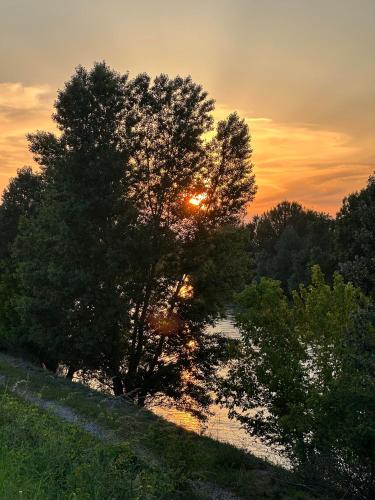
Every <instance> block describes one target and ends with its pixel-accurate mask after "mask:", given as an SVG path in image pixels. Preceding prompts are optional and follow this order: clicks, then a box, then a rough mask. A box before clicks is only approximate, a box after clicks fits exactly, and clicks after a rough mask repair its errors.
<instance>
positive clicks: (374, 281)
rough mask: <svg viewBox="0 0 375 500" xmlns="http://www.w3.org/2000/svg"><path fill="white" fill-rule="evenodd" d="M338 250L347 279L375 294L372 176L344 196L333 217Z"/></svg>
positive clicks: (374, 193)
mask: <svg viewBox="0 0 375 500" xmlns="http://www.w3.org/2000/svg"><path fill="white" fill-rule="evenodd" d="M336 236H337V253H338V258H339V261H340V270H341V272H342V273H343V275H344V276H345V278H346V279H348V280H350V281H351V282H353V283H355V284H356V285H357V286H360V287H361V288H362V290H363V291H364V292H365V293H368V294H373V295H374V294H375V176H372V177H370V178H369V180H368V184H367V186H366V187H365V188H364V189H362V190H361V191H359V192H356V193H352V194H350V195H349V196H347V197H346V198H345V199H344V201H343V205H342V207H341V209H340V211H339V213H338V214H337V219H336Z"/></svg>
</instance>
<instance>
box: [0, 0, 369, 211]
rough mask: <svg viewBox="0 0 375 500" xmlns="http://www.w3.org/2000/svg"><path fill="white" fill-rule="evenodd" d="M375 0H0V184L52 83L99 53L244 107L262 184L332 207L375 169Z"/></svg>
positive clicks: (39, 117) (17, 160)
mask: <svg viewBox="0 0 375 500" xmlns="http://www.w3.org/2000/svg"><path fill="white" fill-rule="evenodd" d="M374 25H375V0H189V1H179V0H138V1H128V0H64V2H61V1H59V2H57V1H55V0H0V62H1V65H0V68H1V69H0V189H3V187H4V186H5V185H6V184H7V182H8V179H9V178H10V177H11V176H13V175H14V174H15V172H16V169H17V168H18V167H21V166H23V165H25V164H32V160H31V157H30V155H29V153H28V152H27V146H26V140H25V134H26V133H27V132H30V131H34V130H36V129H52V128H53V124H52V122H51V120H50V115H51V112H52V104H53V100H54V97H55V95H56V90H57V89H58V88H61V87H62V85H63V84H64V81H66V80H67V79H68V78H69V77H70V75H71V74H72V73H73V71H74V68H75V66H77V65H78V64H83V65H85V66H88V67H89V66H91V65H92V63H93V62H94V61H100V60H106V61H107V62H108V63H109V64H110V65H111V66H113V67H114V68H115V69H117V70H118V71H121V72H125V71H129V73H130V76H135V75H136V74H137V73H139V72H144V71H146V72H148V73H150V74H151V75H156V74H158V73H162V72H163V73H168V74H169V75H170V76H174V75H176V74H180V75H182V76H185V75H188V74H191V75H192V77H193V79H194V80H195V81H197V82H199V83H201V84H202V85H203V86H204V88H205V89H207V91H208V92H209V94H210V96H211V97H213V98H214V99H215V100H216V106H217V109H216V118H222V117H224V116H225V115H226V114H228V113H229V112H231V111H233V110H237V111H238V112H239V114H240V115H242V116H243V117H245V118H246V120H247V122H248V124H249V126H250V130H251V134H252V145H253V149H254V155H253V160H254V165H255V173H256V177H257V184H258V186H259V190H258V194H257V197H256V200H255V202H254V203H253V204H252V205H251V206H250V207H249V214H250V215H253V214H255V213H259V212H261V211H263V210H265V209H268V208H270V207H271V206H272V205H274V204H275V203H277V202H278V201H281V200H283V199H289V200H297V201H300V202H302V203H303V204H304V205H306V206H308V207H312V208H315V209H319V210H324V211H328V212H330V213H332V214H335V212H336V210H337V209H338V208H339V206H340V203H341V200H342V198H343V196H345V195H346V194H347V193H348V192H350V191H354V190H357V189H358V188H360V187H361V186H364V185H365V183H366V180H367V178H368V176H369V175H370V174H371V173H372V172H373V171H374V170H375V57H374V48H375V29H374Z"/></svg>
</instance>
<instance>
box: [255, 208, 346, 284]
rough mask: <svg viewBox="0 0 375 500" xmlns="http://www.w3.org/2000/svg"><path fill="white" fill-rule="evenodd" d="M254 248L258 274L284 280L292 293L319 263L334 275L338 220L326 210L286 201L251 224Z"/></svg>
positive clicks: (323, 268)
mask: <svg viewBox="0 0 375 500" xmlns="http://www.w3.org/2000/svg"><path fill="white" fill-rule="evenodd" d="M249 228H250V248H251V253H252V254H253V255H254V261H255V273H256V276H257V277H258V278H260V277H262V276H267V277H270V278H274V279H277V280H280V281H281V283H282V285H283V288H284V290H286V291H287V292H289V293H291V292H292V290H295V289H297V288H298V286H299V285H300V283H307V282H308V280H309V273H310V271H309V270H310V268H311V266H312V265H314V264H319V265H320V267H321V268H322V270H323V271H324V273H325V274H327V275H328V276H331V275H332V273H333V271H334V269H335V264H336V259H335V255H334V236H333V228H334V221H333V220H332V219H331V218H330V217H329V216H328V215H326V214H324V213H320V212H315V211H313V210H307V209H304V208H303V207H302V206H301V205H300V204H298V203H296V202H288V201H284V202H282V203H279V204H278V205H276V207H274V208H272V209H271V210H270V211H268V212H265V213H264V214H263V215H261V216H256V217H254V219H253V221H252V222H251V224H250V225H249Z"/></svg>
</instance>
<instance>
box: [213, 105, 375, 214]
mask: <svg viewBox="0 0 375 500" xmlns="http://www.w3.org/2000/svg"><path fill="white" fill-rule="evenodd" d="M228 113H229V111H228V110H227V109H225V108H218V110H217V111H216V116H215V117H216V119H222V118H223V117H224V116H226V115H227V114H228ZM245 119H246V121H247V123H248V125H249V128H250V131H251V136H252V146H253V150H254V153H253V162H254V171H255V174H256V180H257V184H258V193H257V196H256V199H255V201H254V202H253V203H252V204H251V205H250V206H249V209H248V214H249V216H252V215H254V214H256V213H261V212H263V211H264V210H267V209H269V208H271V207H272V206H273V205H275V204H276V203H278V202H279V201H282V200H285V199H289V200H296V201H299V202H301V203H302V204H304V205H306V206H307V207H311V208H315V209H317V210H323V211H326V212H329V213H331V214H332V215H334V214H335V213H336V212H337V210H338V208H339V207H340V205H341V202H342V199H343V197H344V196H346V195H347V194H348V193H349V192H352V191H355V190H357V189H359V188H361V187H362V186H364V185H365V183H366V181H367V178H368V176H369V175H370V174H371V173H372V171H373V170H374V168H375V157H374V155H372V161H371V153H372V151H373V150H372V147H371V146H372V144H373V141H372V138H371V139H367V140H366V139H361V140H359V139H357V138H355V137H352V136H351V135H349V134H347V133H343V132H340V131H335V130H325V129H320V128H318V127H316V126H312V125H310V126H309V125H303V124H302V125H299V124H296V125H292V124H285V123H277V122H274V121H273V120H271V119H270V118H245Z"/></svg>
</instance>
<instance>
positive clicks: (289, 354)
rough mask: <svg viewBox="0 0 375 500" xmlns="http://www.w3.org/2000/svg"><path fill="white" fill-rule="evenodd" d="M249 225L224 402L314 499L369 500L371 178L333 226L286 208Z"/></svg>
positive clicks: (373, 429)
mask: <svg viewBox="0 0 375 500" xmlns="http://www.w3.org/2000/svg"><path fill="white" fill-rule="evenodd" d="M249 228H250V253H251V255H252V257H253V273H254V281H253V283H252V284H250V285H248V286H246V287H245V289H244V291H243V292H241V294H239V296H238V314H237V324H238V326H239V329H240V333H241V341H240V342H239V344H238V349H237V350H236V351H235V352H234V353H233V356H232V359H231V361H230V362H229V371H228V374H227V376H226V377H225V379H224V380H223V381H222V384H221V390H220V401H221V403H222V404H224V405H226V406H227V407H228V409H229V414H230V416H231V417H232V418H236V419H237V420H239V421H240V422H241V424H242V425H243V426H244V427H245V428H246V429H247V430H248V432H249V433H251V434H252V435H256V436H258V437H260V438H261V439H262V440H263V441H265V442H266V443H268V444H273V445H279V446H282V448H283V449H284V453H285V454H286V455H287V456H288V457H289V459H290V462H291V464H292V465H293V467H294V468H295V470H297V471H299V472H300V473H301V474H302V475H303V478H304V480H305V481H306V483H307V484H309V485H310V486H311V487H314V488H316V487H317V486H318V487H321V488H322V490H321V494H322V496H324V495H325V493H324V492H325V491H326V488H328V489H330V491H331V494H333V496H334V497H338V498H343V497H349V498H365V499H371V498H374V497H375V307H374V297H375V280H374V277H375V274H374V273H375V177H370V179H369V181H368V184H367V186H366V187H365V188H364V189H362V190H361V191H360V192H356V193H353V194H350V195H349V196H348V197H347V198H345V199H344V201H343V205H342V207H341V209H340V210H339V212H338V214H337V216H336V218H335V219H333V218H331V217H329V216H327V215H325V214H323V213H318V212H315V211H312V210H306V209H304V208H302V206H301V205H299V204H298V203H289V202H282V203H280V204H279V205H277V206H276V207H275V208H273V209H272V210H270V211H269V212H266V213H265V214H263V215H261V216H260V217H255V218H254V219H253V221H252V222H251V223H250V225H249ZM324 275H326V278H325V276H324Z"/></svg>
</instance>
